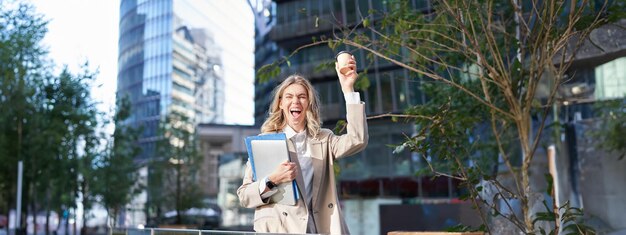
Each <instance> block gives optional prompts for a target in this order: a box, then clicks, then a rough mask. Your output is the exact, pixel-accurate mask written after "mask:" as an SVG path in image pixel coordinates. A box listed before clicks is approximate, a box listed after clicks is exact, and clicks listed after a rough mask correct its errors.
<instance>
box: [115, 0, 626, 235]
mask: <svg viewBox="0 0 626 235" xmlns="http://www.w3.org/2000/svg"><path fill="white" fill-rule="evenodd" d="M208 2H211V1H208ZM242 2H243V4H244V5H245V4H247V6H246V9H243V11H246V13H252V14H250V17H252V21H253V22H254V24H253V25H252V26H251V27H253V32H254V43H251V44H250V45H247V46H251V45H253V46H254V57H251V58H254V59H253V60H254V61H253V63H254V65H252V64H251V63H252V61H250V65H249V66H250V67H247V66H248V65H245V66H244V67H245V70H248V69H249V70H250V71H252V72H253V69H252V66H254V69H255V70H258V69H259V68H260V67H262V66H263V65H266V64H270V63H272V62H274V61H275V60H277V59H280V58H282V57H283V56H288V55H290V54H291V53H292V52H293V51H294V50H296V49H297V48H299V47H301V46H303V45H306V44H309V43H312V42H313V41H314V40H315V39H320V38H324V37H327V38H330V37H333V35H334V34H335V33H340V32H339V31H338V28H340V27H352V26H355V25H356V24H358V22H360V21H361V19H362V18H363V17H364V16H366V15H368V14H369V11H370V10H372V9H375V10H378V11H385V10H386V8H387V5H386V2H385V1H375V0H334V1H317V0H275V1H270V0H256V1H254V0H250V1H242ZM410 2H411V7H414V8H415V9H419V10H421V11H424V12H428V11H430V7H429V6H430V4H431V1H428V0H414V1H410ZM211 3H213V2H211ZM209 5H210V4H209ZM211 6H212V7H213V8H215V9H217V8H218V7H217V5H211ZM204 7H208V5H207V6H204V3H199V2H196V1H171V0H169V1H167V0H166V1H150V0H146V1H137V0H127V1H122V4H121V7H120V10H121V14H120V49H119V51H120V58H119V77H118V95H120V96H122V95H124V94H128V95H129V97H130V99H131V101H132V103H133V105H134V107H136V108H135V109H134V113H133V114H134V115H133V118H132V119H131V121H130V122H129V124H130V125H142V126H144V127H146V129H144V135H143V136H142V141H141V144H142V147H143V148H144V150H147V151H145V152H144V154H143V155H142V156H141V157H140V158H139V160H142V161H146V160H149V159H150V158H151V157H154V141H155V140H156V132H155V130H156V125H157V124H158V121H159V120H160V118H162V116H163V115H164V114H165V113H167V112H168V111H172V110H177V111H180V112H184V113H187V114H189V115H190V116H192V117H194V122H195V123H196V124H198V127H197V129H196V133H197V134H198V136H199V139H200V142H201V143H200V146H201V151H202V153H203V156H204V163H203V166H202V172H203V173H202V174H203V175H202V176H201V177H200V179H201V180H200V181H199V185H200V186H201V187H202V189H203V190H204V192H205V194H206V195H207V199H208V200H209V201H211V202H214V203H216V204H218V205H219V206H220V207H221V209H222V210H223V214H222V226H224V227H229V228H240V229H243V230H246V229H250V228H251V225H252V222H253V221H252V218H253V217H252V216H253V211H252V210H250V209H245V208H240V207H239V204H238V201H237V198H236V189H237V187H239V185H240V184H241V180H242V174H243V169H244V168H243V167H244V166H245V163H246V160H247V159H246V158H247V155H246V153H245V148H244V147H243V146H242V145H243V141H242V140H243V137H245V136H247V135H255V134H257V133H258V131H259V127H260V125H261V124H262V123H263V121H264V120H265V117H266V116H267V110H268V107H269V103H270V101H271V96H270V95H269V94H270V93H271V92H272V90H273V88H274V87H275V86H276V85H277V84H278V83H279V82H280V81H281V79H283V78H284V77H286V76H287V75H289V74H292V73H299V74H302V75H304V76H305V77H307V78H309V79H310V80H311V82H312V83H313V85H314V86H315V88H316V89H317V91H318V92H319V95H320V99H321V102H322V112H321V113H322V118H323V122H324V126H325V127H327V128H331V129H332V128H334V127H335V125H336V123H337V122H338V121H339V120H342V119H344V118H345V116H344V115H345V105H344V104H345V101H344V100H343V95H342V93H341V90H340V87H339V84H338V82H337V78H336V74H335V71H334V69H332V68H324V69H319V67H320V65H322V64H332V63H333V62H334V55H335V54H336V53H337V52H338V51H340V50H348V51H351V52H353V54H354V55H355V57H356V58H357V61H359V65H360V66H359V69H360V70H361V71H359V72H360V73H361V74H365V72H364V71H363V69H365V68H367V76H368V78H369V81H370V86H369V88H367V89H366V90H363V91H360V93H361V99H362V100H363V101H365V103H366V105H367V106H366V112H367V114H368V116H375V115H379V114H386V113H402V112H403V111H404V109H405V108H407V107H411V106H413V105H416V104H421V103H423V102H425V101H426V99H427V97H425V95H424V94H423V92H422V91H421V90H420V86H421V84H422V82H424V80H423V78H420V77H411V76H410V75H409V73H408V71H406V70H403V69H401V68H399V67H398V66H395V65H393V64H391V63H389V62H387V61H385V60H383V59H380V58H376V57H370V58H368V57H367V56H366V54H365V53H364V52H362V51H359V50H354V49H353V48H349V47H341V48H337V49H336V50H335V51H333V50H331V49H330V48H329V47H328V45H326V44H323V45H318V46H313V47H307V48H304V49H302V50H301V51H300V52H298V53H297V54H295V55H294V56H293V57H291V58H290V66H288V67H287V66H284V67H283V68H282V71H283V73H282V74H281V75H280V76H279V77H278V78H276V79H273V80H270V81H269V82H265V83H259V82H258V80H257V79H255V80H254V97H252V96H247V95H243V96H242V97H240V99H242V100H245V99H248V100H249V101H250V102H252V100H253V102H254V104H253V105H251V104H250V107H254V111H253V113H254V126H247V125H229V124H232V123H228V121H227V120H226V119H228V118H227V117H226V116H227V114H228V111H227V110H226V109H228V108H229V107H230V106H231V103H229V102H228V101H227V100H228V98H227V95H226V93H228V91H229V89H228V85H227V84H226V83H227V81H228V80H229V79H239V77H238V76H235V77H232V76H228V75H227V74H228V71H229V70H228V66H227V65H226V61H228V60H230V59H226V58H225V57H224V55H231V56H232V55H235V54H236V55H237V56H242V55H241V54H239V53H240V52H228V50H229V49H231V46H224V45H222V44H220V42H219V40H217V38H216V35H221V34H226V35H231V36H230V37H228V38H229V39H231V40H232V41H241V40H242V39H240V38H239V37H240V36H241V35H240V34H238V32H239V31H238V29H237V30H234V29H232V28H228V27H225V26H224V25H222V24H221V23H217V22H218V21H217V20H211V19H213V18H219V16H215V15H214V14H209V13H208V12H209V11H200V10H198V9H207V8H204ZM241 10H242V9H237V13H238V14H241V12H242V11H241ZM233 11H235V10H233ZM218 15H219V14H218ZM229 19H232V18H229ZM222 20H223V19H222ZM220 22H222V21H220ZM621 23H622V24H623V23H624V22H621ZM231 31H232V32H231ZM605 34H606V35H610V33H607V32H605ZM244 35H246V34H244ZM596 36H597V37H602V33H600V36H598V35H596ZM604 38H605V39H606V41H605V42H604V43H605V44H603V45H614V47H612V48H604V50H603V51H597V50H595V49H593V48H586V49H584V50H583V51H585V52H586V54H585V53H582V54H581V56H580V57H579V58H577V62H576V63H574V64H573V66H572V68H571V71H570V72H569V73H568V76H570V77H571V78H572V79H570V80H568V81H567V83H566V84H565V86H564V91H563V94H562V97H561V98H562V100H561V103H560V105H559V107H558V118H559V119H561V120H565V121H566V122H568V123H570V124H571V126H572V128H573V129H571V130H569V131H567V132H566V133H565V136H569V137H570V138H566V139H567V141H564V144H565V145H566V146H567V147H568V152H567V153H563V154H564V156H566V158H564V159H565V160H563V161H562V162H561V163H560V164H562V165H561V166H562V167H563V168H565V169H568V170H567V171H563V172H565V173H562V174H566V175H567V177H565V176H564V177H563V178H566V179H569V181H570V182H571V183H569V184H568V185H569V186H565V187H566V189H565V191H569V192H571V193H570V194H567V195H566V197H568V198H569V199H574V198H577V199H578V200H577V201H575V203H577V204H576V205H578V206H580V207H583V205H594V207H593V208H590V209H587V211H590V212H591V213H592V214H593V216H594V217H595V218H598V219H597V221H598V222H597V223H598V224H600V226H605V227H606V228H610V229H619V228H623V225H620V223H621V224H626V223H622V222H623V220H620V219H618V217H616V216H615V215H616V213H617V211H619V210H621V211H623V210H624V209H626V208H621V207H619V206H618V207H615V208H617V209H619V210H617V209H616V210H606V208H609V207H610V206H609V205H615V204H617V205H620V206H622V205H626V202H624V201H623V199H622V198H624V197H622V196H623V195H626V191H625V190H626V189H625V190H622V189H611V190H609V187H608V185H611V182H612V181H611V179H615V178H623V177H624V176H625V175H624V173H620V171H618V170H616V169H613V168H611V169H612V170H611V169H608V168H607V167H596V168H589V169H591V170H585V169H584V167H583V166H582V165H581V162H585V163H592V164H591V165H592V166H598V165H603V164H606V162H605V160H603V159H600V158H598V157H597V156H596V155H606V153H601V151H599V150H596V149H593V148H592V147H590V146H589V145H587V144H585V143H581V142H584V141H583V140H584V137H583V136H581V133H582V130H583V129H587V128H590V127H589V125H588V124H584V123H586V121H585V120H587V122H591V121H589V120H592V119H593V117H594V113H593V111H592V108H591V105H592V104H593V102H594V101H595V100H604V99H613V98H620V97H622V98H623V97H624V93H625V92H626V82H625V81H626V78H625V77H624V76H622V75H623V74H626V73H624V71H621V70H620V68H624V66H621V65H622V64H624V63H626V60H624V59H623V57H624V56H625V55H624V51H625V49H626V48H625V47H624V43H623V42H622V41H620V40H618V39H617V38H616V37H612V38H610V37H609V38H607V37H604ZM250 41H252V40H250ZM241 45H246V43H242V44H241ZM244 47H245V46H244ZM240 59H241V60H243V61H246V59H244V58H240ZM250 71H248V72H250ZM239 72H241V71H239ZM252 72H250V74H251V75H250V76H253V74H252ZM244 73H245V75H247V72H244ZM238 75H241V74H238ZM242 76H243V77H246V76H244V75H242ZM246 79H249V80H246ZM244 80H245V81H250V83H252V81H253V80H252V78H247V77H246V78H244ZM574 88H575V89H574ZM583 90H584V92H582V93H581V91H583ZM568 92H569V93H568ZM572 92H574V93H576V92H578V93H576V94H573V93H572ZM232 105H234V107H235V108H237V107H238V106H237V104H232ZM368 124H369V131H370V142H369V145H368V147H367V149H366V150H365V151H363V152H361V153H359V154H358V155H357V156H354V157H351V158H346V159H342V160H340V161H339V166H340V172H339V177H338V180H339V182H338V187H339V188H338V192H339V194H340V197H341V198H342V199H341V202H342V206H343V207H344V211H345V216H346V220H347V222H348V224H349V227H350V228H351V230H352V232H353V233H355V234H383V233H385V232H386V231H390V230H398V229H419V230H440V229H443V228H445V227H449V226H454V225H457V224H459V223H462V224H465V225H476V224H477V223H478V222H479V221H478V219H477V217H476V216H474V214H473V212H472V210H471V209H470V205H468V204H467V203H465V202H463V201H461V200H459V199H458V198H459V196H460V195H461V193H462V192H461V189H460V187H459V185H458V182H456V181H454V180H452V179H448V178H444V177H439V178H431V177H428V176H426V177H421V176H417V175H416V174H415V173H416V172H417V171H418V170H420V169H422V168H423V167H425V166H426V165H425V163H424V162H423V161H424V160H423V159H422V157H421V156H419V155H417V154H415V153H410V152H408V151H405V152H402V153H396V154H394V153H393V149H392V148H390V147H389V146H388V145H390V144H397V143H400V142H402V141H403V139H404V136H405V135H411V134H412V133H414V132H415V127H414V126H413V125H412V124H411V123H404V122H393V121H392V120H391V119H387V118H379V119H372V120H369V121H368ZM576 130H579V131H578V132H576ZM564 138H565V137H564ZM577 142H578V143H577ZM581 148H584V149H581ZM590 149H591V150H590ZM579 153H580V154H579ZM538 154H545V152H542V151H541V150H540V151H538ZM541 158H542V157H538V158H536V159H541ZM609 165H611V166H624V163H623V162H621V163H619V162H618V163H613V164H609ZM538 166H539V167H540V168H542V169H544V170H547V163H546V161H543V162H540V163H539V165H538ZM609 168H610V167H609ZM607 169H608V170H607ZM580 179H582V180H580ZM590 179H593V180H590ZM590 182H602V183H601V184H600V185H603V187H602V189H598V187H600V186H598V184H594V185H592V184H590ZM592 186H593V187H592ZM604 186H607V187H604ZM589 187H592V188H594V190H586V188H589ZM621 188H626V187H621ZM595 189H597V190H595ZM599 208H605V209H599ZM397 213H399V214H401V215H403V216H398V215H399V214H397ZM620 226H621V227H620Z"/></svg>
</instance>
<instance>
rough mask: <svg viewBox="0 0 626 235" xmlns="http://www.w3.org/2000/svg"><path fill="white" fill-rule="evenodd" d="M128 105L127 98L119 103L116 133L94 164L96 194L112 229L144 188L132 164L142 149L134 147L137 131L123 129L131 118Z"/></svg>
mask: <svg viewBox="0 0 626 235" xmlns="http://www.w3.org/2000/svg"><path fill="white" fill-rule="evenodd" d="M130 107H131V106H130V101H129V100H128V99H127V98H122V99H120V100H118V103H117V110H116V113H115V116H114V118H113V120H114V122H115V131H114V132H113V136H111V138H110V139H109V143H108V144H107V146H106V153H105V154H103V155H102V156H100V159H98V160H97V168H96V177H95V180H96V184H97V186H96V187H95V189H94V190H95V194H97V195H98V196H99V197H100V198H101V200H100V201H101V202H102V204H103V205H104V207H105V208H106V210H107V213H108V216H109V217H111V218H112V221H113V224H112V226H113V227H115V221H117V215H118V214H119V212H121V211H122V210H123V209H124V208H125V206H126V205H127V204H128V203H129V202H130V201H131V200H132V198H133V196H135V195H137V194H138V193H139V192H140V191H141V189H142V187H144V185H137V179H138V167H137V165H136V164H135V162H134V160H135V158H136V157H137V156H139V154H140V151H141V148H140V147H139V146H138V145H137V141H138V140H139V134H140V133H141V129H140V128H134V127H131V126H128V125H126V124H125V123H124V122H125V121H126V120H127V119H128V118H130V116H131V113H132V112H131V108H130Z"/></svg>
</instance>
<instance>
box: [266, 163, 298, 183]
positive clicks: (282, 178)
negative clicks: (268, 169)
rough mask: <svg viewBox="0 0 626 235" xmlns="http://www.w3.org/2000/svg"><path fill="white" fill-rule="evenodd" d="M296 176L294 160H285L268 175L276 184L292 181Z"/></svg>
mask: <svg viewBox="0 0 626 235" xmlns="http://www.w3.org/2000/svg"><path fill="white" fill-rule="evenodd" d="M295 178H296V163H293V162H283V163H281V164H280V165H278V167H276V170H274V172H273V173H272V174H271V175H270V176H268V179H269V180H270V181H272V182H274V183H275V184H282V183H285V182H290V181H292V180H294V179H295Z"/></svg>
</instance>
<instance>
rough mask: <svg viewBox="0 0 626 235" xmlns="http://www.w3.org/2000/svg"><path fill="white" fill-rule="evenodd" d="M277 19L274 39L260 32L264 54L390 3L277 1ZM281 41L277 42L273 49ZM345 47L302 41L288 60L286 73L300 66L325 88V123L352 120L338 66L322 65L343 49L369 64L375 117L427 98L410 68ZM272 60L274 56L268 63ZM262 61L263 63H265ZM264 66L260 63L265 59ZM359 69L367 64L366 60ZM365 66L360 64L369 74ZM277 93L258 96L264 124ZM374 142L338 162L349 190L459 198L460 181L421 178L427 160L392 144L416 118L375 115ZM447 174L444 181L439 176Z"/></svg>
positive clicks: (262, 88)
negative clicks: (418, 173)
mask: <svg viewBox="0 0 626 235" xmlns="http://www.w3.org/2000/svg"><path fill="white" fill-rule="evenodd" d="M274 3H275V7H276V9H275V11H272V13H275V14H274V15H272V17H273V18H272V19H273V20H274V21H275V22H274V24H273V25H272V29H271V31H270V32H269V35H268V36H269V39H270V40H266V39H265V38H258V37H257V42H261V43H264V44H262V45H261V46H264V47H262V48H263V49H262V50H259V49H258V48H257V54H256V55H257V61H259V62H261V61H262V59H264V58H265V56H264V54H265V51H266V50H270V49H273V51H275V54H277V55H278V56H275V58H281V57H282V56H288V55H290V54H291V52H293V51H294V50H296V49H298V48H299V47H301V46H303V45H307V44H309V43H312V42H313V40H314V38H318V39H319V38H324V37H333V34H334V33H336V27H337V26H351V25H352V26H353V25H355V24H357V23H358V22H360V20H361V18H362V17H363V16H365V15H367V14H368V11H369V10H370V9H376V10H383V11H384V10H385V8H386V7H387V6H386V4H385V2H384V1H374V0H334V1H316V0H287V1H286V0H281V1H274ZM412 6H413V7H415V8H418V9H419V8H425V7H427V6H428V1H412ZM274 45H276V47H277V48H276V49H274V48H275V47H274ZM353 49H354V48H349V47H342V48H337V49H336V50H335V51H333V50H331V49H330V48H329V47H328V45H327V44H321V45H317V46H312V47H306V48H301V49H300V50H299V52H298V53H296V54H295V55H294V56H293V57H291V58H290V59H289V61H290V66H284V67H283V68H282V71H283V73H282V74H281V76H283V77H281V78H277V80H275V81H273V83H274V84H275V83H276V82H277V81H279V80H280V79H282V78H284V77H286V76H287V75H288V74H292V73H298V74H302V75H304V76H305V77H307V78H309V79H310V80H311V83H312V84H313V86H314V87H315V88H316V90H317V91H318V92H319V96H320V101H321V103H322V107H321V115H322V119H323V122H324V126H325V127H327V128H330V129H333V128H334V127H335V124H336V123H337V121H338V120H341V119H345V101H344V98H343V95H342V92H341V88H340V86H339V83H338V81H337V75H336V73H335V70H334V69H332V68H329V69H324V70H319V69H317V67H318V66H319V65H320V64H325V63H332V62H333V61H334V56H335V54H336V53H337V52H338V51H340V50H349V51H353V53H354V56H355V57H356V59H357V61H358V64H360V65H369V68H368V78H369V81H370V86H369V88H367V89H366V90H363V91H360V93H361V99H362V100H363V101H365V103H366V113H367V114H368V116H374V115H377V114H384V113H402V112H403V111H404V109H405V108H407V107H410V106H412V105H415V104H420V103H421V102H424V100H425V97H424V95H423V93H422V92H421V90H420V83H421V81H422V80H421V79H420V78H415V77H411V75H410V74H409V73H408V71H406V70H404V69H401V68H399V67H398V66H395V65H393V64H391V63H390V62H388V61H386V60H384V59H381V58H376V57H374V58H368V57H367V56H366V54H365V53H364V52H363V51H360V50H353ZM265 64H267V63H265ZM261 65H262V64H261ZM261 65H257V67H259V66H261ZM359 69H361V70H362V69H363V67H360V68H359ZM362 72H363V71H360V73H362ZM271 88H273V86H267V85H263V84H261V85H258V86H257V87H256V95H257V96H259V95H261V94H267V93H268V92H270V91H271ZM269 102H270V99H268V98H266V99H263V98H259V99H256V100H255V105H256V110H255V121H256V124H257V125H260V124H261V123H262V121H263V120H264V118H265V117H266V115H267V109H268V107H269ZM368 124H369V135H370V141H369V144H368V147H367V149H366V150H365V151H363V152H361V153H359V154H358V156H355V157H351V158H346V159H342V160H340V161H338V163H339V165H340V166H341V171H340V173H339V185H340V188H339V191H340V194H341V195H343V196H345V197H351V198H353V197H393V198H406V197H410V198H412V197H444V198H452V197H456V195H457V193H458V192H457V191H456V187H455V186H454V182H448V181H447V180H445V179H441V180H443V181H441V180H432V181H431V180H430V179H429V178H427V177H424V178H420V177H415V176H414V175H415V172H416V170H418V169H419V168H421V165H420V164H421V163H420V162H421V159H420V157H419V156H417V155H415V154H411V153H409V152H408V151H405V152H403V153H399V154H394V153H392V152H393V149H392V148H390V147H389V144H398V143H401V142H402V141H403V140H404V138H405V137H404V136H405V134H406V135H411V134H412V133H413V132H414V127H413V125H412V124H411V123H405V122H393V121H392V120H391V119H385V118H381V119H374V120H368ZM440 181H441V182H440Z"/></svg>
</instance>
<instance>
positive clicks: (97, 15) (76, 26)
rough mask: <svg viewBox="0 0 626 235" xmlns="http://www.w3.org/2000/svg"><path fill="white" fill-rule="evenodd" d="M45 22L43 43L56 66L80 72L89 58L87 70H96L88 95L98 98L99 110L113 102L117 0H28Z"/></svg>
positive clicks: (115, 80) (115, 72)
mask: <svg viewBox="0 0 626 235" xmlns="http://www.w3.org/2000/svg"><path fill="white" fill-rule="evenodd" d="M30 2H31V3H33V5H34V6H35V8H36V10H37V12H38V13H40V14H43V15H44V18H45V19H47V20H48V21H49V22H48V33H47V34H46V37H45V38H44V40H43V44H44V45H45V46H47V47H48V50H49V52H50V54H49V56H50V58H52V59H53V60H54V62H55V63H56V64H57V69H59V70H60V69H61V68H62V66H63V65H67V66H68V68H69V69H70V71H72V72H74V73H78V72H80V71H81V70H80V66H81V65H82V64H84V63H85V62H87V61H88V62H89V68H90V71H99V73H98V75H97V77H96V81H95V84H94V86H93V88H92V94H91V95H92V97H93V98H94V99H96V100H98V101H100V102H101V104H100V105H99V108H100V110H102V111H106V112H111V111H112V110H113V108H114V106H115V89H116V88H117V87H116V84H117V41H118V35H119V29H118V22H119V5H120V1H119V0H105V1H97V0H52V1H51V0H31V1H30Z"/></svg>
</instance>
